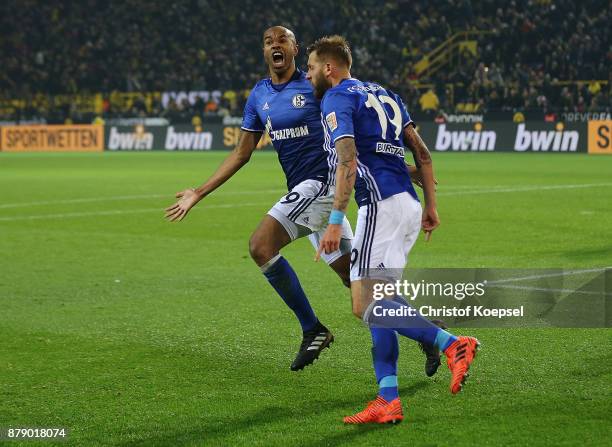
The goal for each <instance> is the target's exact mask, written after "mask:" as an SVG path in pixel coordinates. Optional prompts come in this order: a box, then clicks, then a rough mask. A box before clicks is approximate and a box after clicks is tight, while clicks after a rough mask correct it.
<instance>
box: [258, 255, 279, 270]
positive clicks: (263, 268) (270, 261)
mask: <svg viewBox="0 0 612 447" xmlns="http://www.w3.org/2000/svg"><path fill="white" fill-rule="evenodd" d="M280 258H281V254H280V253H279V254H277V255H276V256H274V257H273V258H272V259H270V260H269V261H268V262H266V263H265V264H264V265H262V266H261V267H259V268H260V269H261V273H266V272H267V271H268V269H269V268H270V267H272V266H273V265H274V264H276V261H278V260H279V259H280Z"/></svg>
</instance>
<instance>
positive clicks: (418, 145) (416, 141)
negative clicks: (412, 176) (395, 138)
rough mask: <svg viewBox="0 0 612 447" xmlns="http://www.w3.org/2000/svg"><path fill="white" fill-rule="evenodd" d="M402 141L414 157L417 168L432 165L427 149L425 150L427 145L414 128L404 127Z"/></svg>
mask: <svg viewBox="0 0 612 447" xmlns="http://www.w3.org/2000/svg"><path fill="white" fill-rule="evenodd" d="M404 139H405V141H406V145H407V146H408V149H410V151H411V152H412V155H413V156H414V163H415V164H416V167H417V168H420V167H421V166H423V165H431V164H432V162H431V154H430V153H429V149H427V145H426V144H425V142H424V141H423V139H422V138H421V136H420V135H419V133H418V132H417V131H416V129H415V128H414V126H411V125H409V126H406V128H405V129H404Z"/></svg>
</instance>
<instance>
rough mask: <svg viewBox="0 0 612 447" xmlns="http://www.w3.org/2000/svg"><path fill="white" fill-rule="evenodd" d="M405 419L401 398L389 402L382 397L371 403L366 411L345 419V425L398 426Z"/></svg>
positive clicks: (377, 397)
mask: <svg viewBox="0 0 612 447" xmlns="http://www.w3.org/2000/svg"><path fill="white" fill-rule="evenodd" d="M403 419H404V413H403V411H402V403H401V402H400V400H399V397H398V398H396V399H393V400H392V401H391V402H387V401H386V400H385V399H384V398H382V397H381V396H376V399H375V400H373V401H371V402H369V403H368V406H367V407H366V408H365V410H363V411H360V412H359V413H356V414H354V415H352V416H346V417H345V418H344V423H345V424H371V423H374V424H397V423H398V422H401V421H402V420H403Z"/></svg>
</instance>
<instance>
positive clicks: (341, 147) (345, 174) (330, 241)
mask: <svg viewBox="0 0 612 447" xmlns="http://www.w3.org/2000/svg"><path fill="white" fill-rule="evenodd" d="M334 145H335V146H336V153H337V154H338V165H337V166H336V194H335V196H334V205H333V209H334V210H338V211H341V212H343V213H346V209H347V208H348V204H349V201H350V200H351V195H352V193H353V187H354V186H355V179H356V175H357V148H356V147H355V140H354V139H353V138H348V137H346V138H341V139H339V140H336V142H335V143H334ZM341 238H342V224H338V223H334V224H332V223H330V224H329V225H328V226H327V229H326V230H325V233H324V234H323V237H321V240H320V241H319V249H318V250H317V254H316V256H315V261H318V260H319V257H320V256H321V253H323V252H325V253H333V252H334V251H336V250H338V249H339V248H340V240H341Z"/></svg>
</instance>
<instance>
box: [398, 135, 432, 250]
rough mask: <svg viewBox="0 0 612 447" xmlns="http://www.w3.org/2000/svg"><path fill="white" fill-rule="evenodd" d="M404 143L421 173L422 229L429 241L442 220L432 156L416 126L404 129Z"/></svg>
mask: <svg viewBox="0 0 612 447" xmlns="http://www.w3.org/2000/svg"><path fill="white" fill-rule="evenodd" d="M404 141H405V142H406V146H408V149H410V151H411V152H412V156H413V157H414V162H415V164H416V165H417V167H418V168H419V171H420V173H421V178H422V182H421V183H422V188H423V195H424V196H425V209H424V210H423V219H422V227H423V230H424V231H425V235H426V239H427V240H429V237H430V236H431V232H432V231H433V230H434V229H436V228H437V227H438V225H440V219H439V218H438V212H437V210H436V182H435V179H434V172H433V162H432V160H431V154H430V153H429V149H427V145H425V142H424V141H423V139H422V138H421V136H420V135H419V133H418V132H417V131H416V129H415V128H414V126H406V127H405V128H404Z"/></svg>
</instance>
